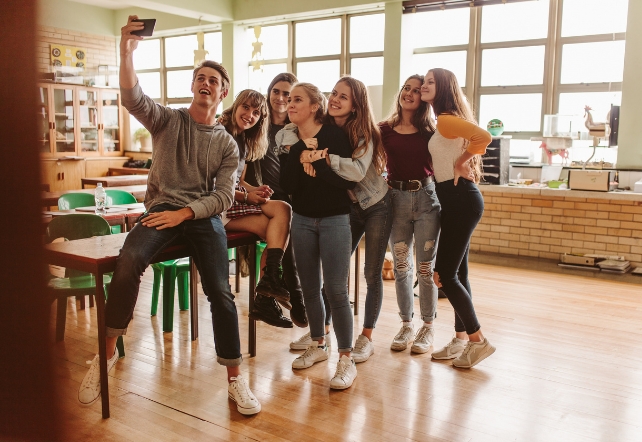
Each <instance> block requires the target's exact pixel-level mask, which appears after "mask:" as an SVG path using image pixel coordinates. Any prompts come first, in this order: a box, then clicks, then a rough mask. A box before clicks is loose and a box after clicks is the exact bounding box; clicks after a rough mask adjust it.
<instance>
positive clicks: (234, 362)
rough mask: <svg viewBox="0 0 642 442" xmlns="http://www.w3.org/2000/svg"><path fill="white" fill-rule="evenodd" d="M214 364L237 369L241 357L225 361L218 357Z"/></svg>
mask: <svg viewBox="0 0 642 442" xmlns="http://www.w3.org/2000/svg"><path fill="white" fill-rule="evenodd" d="M216 362H218V363H219V364H221V365H224V366H226V367H238V366H239V365H241V363H242V362H243V356H241V357H238V358H236V359H225V358H222V357H220V356H217V357H216Z"/></svg>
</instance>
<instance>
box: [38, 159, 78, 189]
mask: <svg viewBox="0 0 642 442" xmlns="http://www.w3.org/2000/svg"><path fill="white" fill-rule="evenodd" d="M40 167H41V175H42V182H43V183H46V184H49V190H50V191H52V192H55V191H57V190H74V189H80V188H81V181H80V180H81V178H84V177H85V176H86V175H85V160H83V159H80V160H65V159H48V160H43V161H41V162H40Z"/></svg>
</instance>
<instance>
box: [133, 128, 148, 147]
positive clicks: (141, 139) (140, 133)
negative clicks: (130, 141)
mask: <svg viewBox="0 0 642 442" xmlns="http://www.w3.org/2000/svg"><path fill="white" fill-rule="evenodd" d="M134 142H137V143H140V150H141V152H151V151H152V136H151V135H150V133H149V131H148V130H147V129H145V128H144V127H141V128H139V129H136V131H135V132H134Z"/></svg>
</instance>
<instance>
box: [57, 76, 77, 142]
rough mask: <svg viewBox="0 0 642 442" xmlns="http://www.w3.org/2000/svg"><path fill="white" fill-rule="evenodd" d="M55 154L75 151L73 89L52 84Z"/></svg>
mask: <svg viewBox="0 0 642 442" xmlns="http://www.w3.org/2000/svg"><path fill="white" fill-rule="evenodd" d="M53 110H54V127H53V130H54V134H53V136H54V137H55V139H56V148H55V150H54V153H55V154H74V153H75V152H76V144H75V142H76V139H75V136H74V131H75V129H76V126H75V119H74V90H73V88H66V87H60V86H57V85H56V86H53Z"/></svg>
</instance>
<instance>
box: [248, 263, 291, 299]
mask: <svg viewBox="0 0 642 442" xmlns="http://www.w3.org/2000/svg"><path fill="white" fill-rule="evenodd" d="M256 293H259V294H261V295H263V296H269V297H270V298H274V299H276V300H277V301H279V302H284V303H289V302H290V292H288V291H287V290H286V289H285V288H284V287H283V285H282V283H281V269H280V268H278V267H267V266H266V267H264V268H263V277H262V278H261V280H260V281H259V283H258V284H257V285H256Z"/></svg>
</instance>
